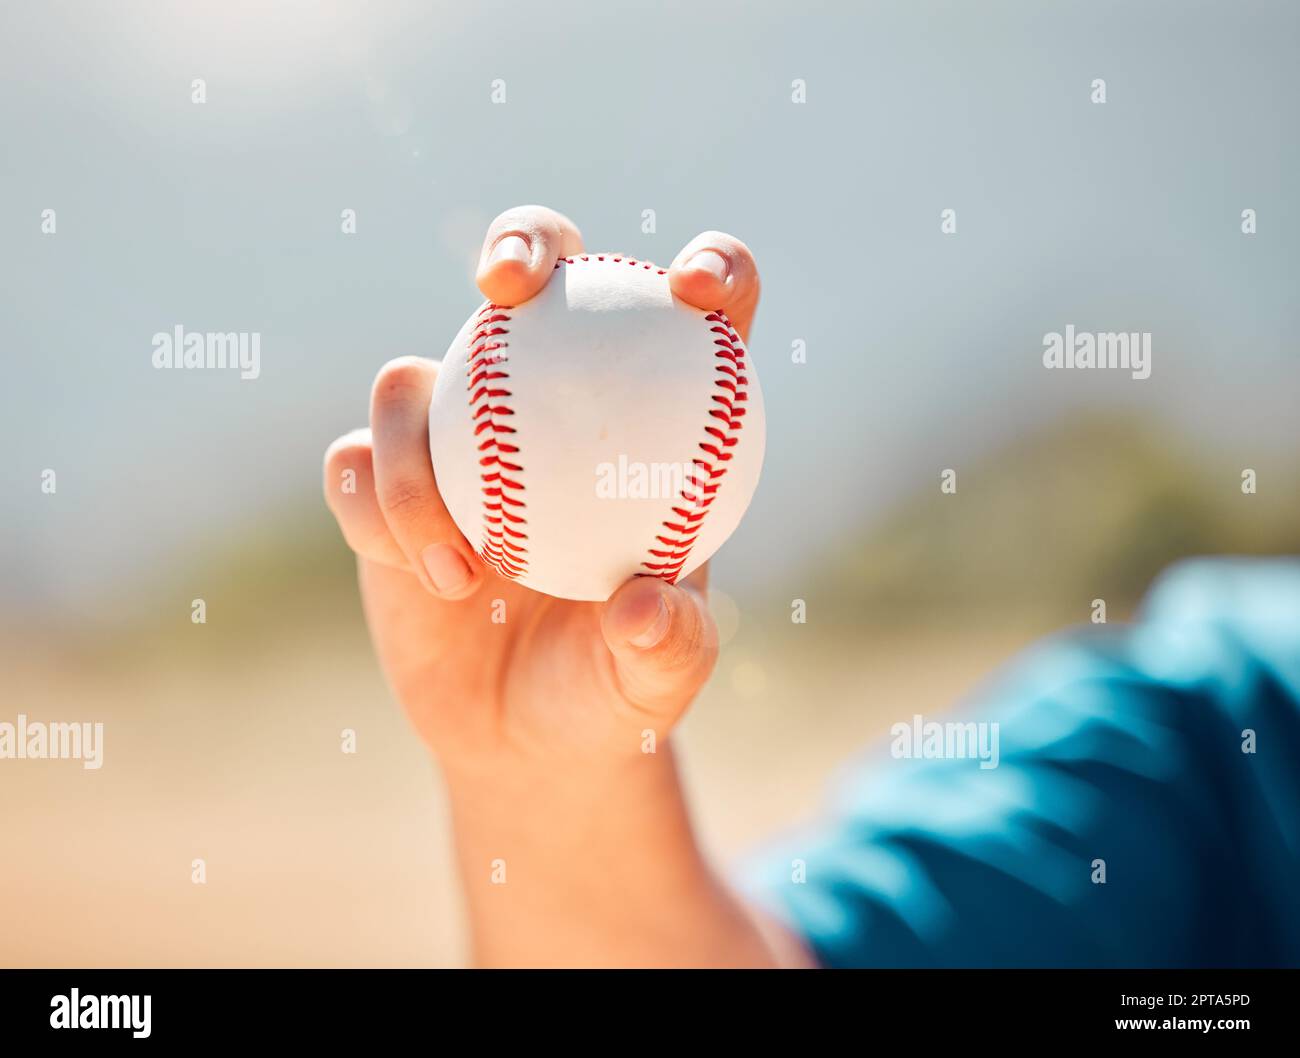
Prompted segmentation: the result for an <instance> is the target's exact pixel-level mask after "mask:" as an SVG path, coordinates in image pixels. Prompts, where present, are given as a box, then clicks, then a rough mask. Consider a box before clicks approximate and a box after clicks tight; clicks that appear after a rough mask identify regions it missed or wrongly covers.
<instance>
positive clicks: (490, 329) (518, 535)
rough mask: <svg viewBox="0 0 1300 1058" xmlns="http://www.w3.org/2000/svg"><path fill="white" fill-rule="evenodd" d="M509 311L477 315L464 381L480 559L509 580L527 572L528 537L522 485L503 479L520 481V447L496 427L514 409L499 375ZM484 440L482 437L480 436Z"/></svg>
mask: <svg viewBox="0 0 1300 1058" xmlns="http://www.w3.org/2000/svg"><path fill="white" fill-rule="evenodd" d="M507 311H508V306H505V305H485V306H483V308H482V309H480V310H479V314H478V320H477V321H476V322H475V324H474V334H473V336H472V337H471V338H470V340H469V350H470V351H469V358H468V359H467V360H466V361H465V374H466V375H467V376H468V378H469V386H468V388H469V404H470V407H471V408H473V409H474V411H473V414H472V415H471V419H472V421H473V422H474V437H475V438H476V439H477V438H480V437H481V438H482V440H480V441H479V445H478V452H479V461H478V465H479V467H480V468H481V470H480V473H479V478H480V479H481V480H482V482H483V486H482V491H483V544H482V546H481V547H480V548H479V556H480V557H481V558H482V559H483V561H484V562H486V563H487V564H488V565H489V566H491V567H492V568H493V569H495V570H496V571H497V572H498V573H500V574H501V576H503V577H508V578H510V579H511V580H513V579H514V578H515V577H518V576H519V575H520V574H521V573H523V572H524V570H525V569H527V567H528V549H527V548H526V547H524V545H523V541H525V540H527V539H528V534H527V533H525V532H524V531H523V527H524V526H526V525H527V524H528V521H527V519H525V518H524V516H523V510H524V508H525V507H526V506H527V504H526V503H525V502H524V499H523V497H522V496H520V495H519V493H521V492H523V491H524V486H523V483H522V482H520V481H517V480H515V478H514V477H507V476H506V475H507V474H511V475H519V474H521V473H522V472H523V469H524V468H523V467H522V466H521V465H520V464H519V463H518V462H517V461H516V459H515V458H514V457H517V456H518V455H519V446H518V445H516V444H513V443H512V442H511V441H509V440H508V439H507V438H508V437H509V436H510V435H512V434H514V433H515V428H514V427H513V426H511V425H509V424H508V423H505V422H501V421H499V420H500V419H502V418H507V417H509V416H511V415H514V413H515V410H514V408H512V407H510V405H509V404H508V403H506V401H507V400H508V399H509V398H510V395H511V394H510V390H509V389H508V388H506V386H505V385H503V383H505V382H508V381H509V379H510V372H508V371H503V370H500V368H501V365H503V364H507V363H509V361H510V357H509V356H508V355H506V354H505V353H503V352H502V350H503V349H506V348H508V347H509V344H510V343H509V342H505V341H502V340H501V338H502V336H503V335H506V334H509V333H510V330H509V328H508V327H502V326H501V324H503V323H509V322H510V317H509V316H508V315H506V313H507ZM484 434H486V435H487V436H486V437H483V435H484Z"/></svg>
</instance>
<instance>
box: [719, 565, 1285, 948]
mask: <svg viewBox="0 0 1300 1058" xmlns="http://www.w3.org/2000/svg"><path fill="white" fill-rule="evenodd" d="M907 712H909V713H910V712H912V710H907ZM924 719H925V721H927V722H929V721H936V722H938V723H939V724H943V723H945V722H948V721H954V720H960V721H971V722H974V723H976V724H977V725H980V724H983V725H991V724H992V723H994V722H996V723H997V725H998V727H997V729H996V730H997V743H996V746H997V749H998V755H997V758H996V759H997V765H996V767H980V762H979V760H976V759H972V758H971V757H970V756H966V757H961V758H956V759H953V758H946V759H925V758H924V757H921V758H919V759H918V756H917V755H915V754H913V755H912V756H902V755H900V754H902V753H905V752H911V751H913V750H915V749H917V748H918V746H919V745H920V743H919V742H918V741H917V740H915V739H913V738H911V737H910V736H908V737H904V736H902V735H901V734H900V737H898V738H891V739H890V740H888V741H887V742H885V743H884V744H882V745H881V746H880V747H878V748H877V749H876V751H875V752H873V753H870V754H869V755H867V756H866V757H865V758H864V759H862V760H860V761H859V762H857V763H856V764H855V765H854V766H852V767H851V768H849V769H847V771H846V773H845V774H844V776H843V778H842V780H841V781H840V782H839V783H838V784H837V791H836V794H835V797H834V798H833V802H832V805H831V806H830V808H829V810H828V812H827V814H826V815H825V817H824V818H823V819H822V820H821V821H820V822H819V823H817V824H816V825H814V826H812V827H810V828H809V829H807V830H806V831H804V832H803V833H799V834H795V835H794V836H792V837H790V838H788V839H785V840H783V841H782V842H781V843H780V844H779V846H777V847H775V848H772V849H769V850H766V851H765V852H764V853H763V854H762V855H761V856H759V857H756V858H755V861H754V863H753V864H751V865H750V867H749V868H748V870H747V871H746V872H745V876H744V878H743V879H742V887H743V888H745V889H746V890H747V891H748V892H749V893H750V895H751V896H752V897H753V898H755V899H756V900H757V901H758V902H759V903H761V904H763V905H764V906H766V907H767V908H768V909H769V910H771V911H772V912H773V913H775V914H776V915H777V916H778V917H779V918H782V919H784V920H785V921H786V922H787V923H788V924H789V925H790V926H791V927H792V928H793V929H794V930H795V931H796V932H797V933H799V934H801V935H802V936H803V937H804V938H805V939H806V941H807V943H808V944H809V946H810V947H811V948H812V950H813V952H814V953H815V954H816V956H817V957H818V958H819V960H820V961H821V962H822V964H823V965H827V966H889V967H913V966H954V967H970V966H976V967H985V966H989V967H1002V966H1034V967H1058V966H1059V967H1076V966H1085V967H1087V966H1099V967H1105V966H1109V967H1136V966H1159V967H1167V966H1213V967H1218V966H1275V965H1289V966H1296V965H1300V561H1297V560H1293V559H1268V560H1252V559H1204V560H1196V561H1192V562H1187V563H1184V564H1182V565H1179V566H1176V567H1174V568H1173V569H1171V570H1170V571H1168V572H1166V573H1165V574H1164V575H1163V576H1162V577H1161V578H1160V580H1159V581H1158V582H1157V584H1156V585H1155V587H1154V588H1153V589H1152V591H1151V593H1150V595H1149V597H1148V600H1147V602H1146V603H1145V604H1144V607H1143V611H1142V613H1141V615H1140V619H1139V621H1138V622H1137V623H1136V624H1133V625H1127V626H1107V625H1098V626H1095V627H1094V628H1092V629H1088V630H1082V631H1073V632H1071V633H1068V634H1064V635H1062V636H1059V637H1055V638H1053V639H1050V640H1047V641H1046V642H1044V643H1042V644H1040V645H1039V646H1037V647H1035V648H1034V649H1033V650H1031V651H1030V652H1029V653H1028V654H1027V655H1025V656H1024V657H1022V658H1021V659H1019V660H1018V661H1017V662H1015V663H1014V664H1013V665H1012V666H1011V667H1010V670H1009V671H1008V673H1007V674H1006V675H1005V676H1004V677H1002V678H1000V679H999V680H997V681H996V683H995V684H994V686H993V687H992V688H991V689H990V690H989V691H987V692H985V693H984V694H982V695H980V696H979V697H978V698H977V699H976V700H975V701H972V702H970V703H969V704H968V707H967V708H964V709H963V710H961V711H960V712H959V713H957V714H954V715H951V716H947V715H940V716H935V717H925V718H924ZM900 720H904V721H905V722H906V723H907V725H908V726H909V727H910V726H911V723H912V722H911V717H910V716H908V717H901V718H900ZM979 730H980V731H981V732H982V733H984V734H985V735H987V734H988V732H990V731H991V730H992V728H991V726H985V727H983V728H979ZM987 742H988V740H987V739H986V743H987ZM960 744H961V742H960V740H959V741H958V742H957V743H954V745H960ZM936 745H937V743H936ZM970 745H972V746H973V745H976V743H975V742H971V743H970ZM986 748H987V745H986ZM1249 749H1253V752H1245V751H1244V750H1249ZM984 756H985V763H986V764H988V763H990V762H991V761H992V759H993V758H992V757H991V756H990V755H988V754H984ZM1103 871H1104V874H1103V873H1102V872H1103ZM1103 877H1104V882H1102V881H1101V879H1102V878H1103Z"/></svg>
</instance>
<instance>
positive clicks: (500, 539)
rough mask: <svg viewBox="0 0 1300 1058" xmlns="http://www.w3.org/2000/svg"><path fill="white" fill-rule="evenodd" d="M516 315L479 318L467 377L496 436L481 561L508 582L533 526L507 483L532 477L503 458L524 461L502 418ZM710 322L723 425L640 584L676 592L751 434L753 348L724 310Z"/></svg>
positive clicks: (488, 313)
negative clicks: (748, 355) (749, 358)
mask: <svg viewBox="0 0 1300 1058" xmlns="http://www.w3.org/2000/svg"><path fill="white" fill-rule="evenodd" d="M581 260H583V261H588V262H589V261H590V260H591V257H590V255H586V256H582V257H581ZM596 260H597V261H604V260H606V258H605V256H604V255H598V256H597V257H596ZM609 260H611V261H612V262H613V263H615V264H621V263H623V261H624V260H626V261H627V263H628V264H629V265H630V266H632V267H633V268H635V267H636V265H637V264H641V265H642V267H643V268H646V269H650V268H654V269H655V271H656V273H657V274H658V275H661V276H662V275H667V274H668V270H667V269H665V268H657V267H656V266H655V265H652V264H648V263H644V262H638V261H636V260H633V259H632V258H622V257H610V258H609ZM574 263H575V259H574V258H572V257H562V258H560V259H559V260H558V261H556V262H555V268H556V269H558V268H559V267H560V266H561V265H566V264H570V265H571V264H574ZM553 270H554V269H553ZM508 308H509V307H508V306H503V305H486V306H484V307H483V308H482V309H481V310H480V311H479V318H478V322H477V323H476V325H475V328H474V335H473V337H472V338H470V354H469V359H468V361H467V362H466V374H467V375H468V376H469V391H470V406H471V407H473V408H474V413H473V419H474V420H475V421H476V424H475V427H474V435H475V436H476V437H477V436H479V435H480V434H482V433H485V432H487V433H488V434H489V436H488V437H487V438H485V439H484V440H483V441H482V443H480V444H479V446H478V450H479V452H480V453H482V455H481V457H480V459H479V466H481V467H482V468H483V473H482V474H480V477H481V478H482V480H483V522H484V526H483V546H482V548H481V549H480V551H479V554H480V555H481V556H482V558H483V561H484V562H486V563H488V564H489V565H490V566H492V567H493V568H494V569H495V570H496V571H497V572H498V573H500V574H501V575H502V576H503V577H509V578H510V579H512V580H513V579H514V578H516V577H518V576H520V575H521V574H522V573H523V572H524V570H525V569H527V567H528V558H527V554H528V549H527V548H526V547H524V546H523V544H522V541H525V540H527V539H528V535H527V534H526V533H525V532H523V529H522V527H524V526H526V525H527V524H528V522H527V520H526V519H525V518H524V517H523V514H522V513H521V512H522V511H523V509H524V508H525V507H526V506H527V505H526V503H525V502H524V500H523V498H522V497H521V496H519V495H517V493H520V492H523V491H524V486H523V483H522V482H519V481H516V480H514V479H513V478H509V477H506V476H505V475H506V474H507V473H509V474H516V475H517V474H520V473H522V471H523V469H524V468H523V467H522V466H521V465H520V464H519V463H517V462H516V461H515V460H514V459H510V460H507V459H505V458H503V457H504V456H516V455H518V453H519V447H518V446H517V445H514V444H512V443H510V442H509V441H507V440H505V439H503V438H502V437H501V436H500V435H501V434H513V433H515V429H514V427H512V426H509V425H507V424H505V423H502V422H499V421H498V417H499V416H501V417H504V416H510V415H514V413H515V412H514V409H513V408H512V407H510V405H509V404H506V403H502V401H503V400H504V399H508V398H509V397H510V396H511V393H510V390H509V389H506V388H504V387H503V386H502V385H501V383H503V382H505V381H507V380H509V378H510V374H509V372H507V371H501V370H494V369H495V368H497V367H498V366H499V365H501V364H505V363H507V362H508V361H509V359H510V358H509V357H508V356H506V355H503V354H501V353H500V352H499V350H502V349H505V348H507V347H508V344H509V343H507V342H504V341H499V340H498V339H499V338H500V337H501V336H502V335H505V334H509V333H510V332H509V330H508V329H507V328H505V327H500V326H498V324H501V323H508V322H509V321H510V317H509V316H508V315H506V312H507V311H508ZM704 319H705V322H706V323H709V324H711V325H712V326H711V327H710V328H709V332H710V333H711V334H715V335H717V336H718V337H716V338H714V339H713V344H714V345H715V346H717V347H718V348H717V351H716V352H715V353H714V354H713V355H714V358H715V359H717V360H719V361H721V362H720V363H718V364H716V365H715V367H714V371H715V372H716V373H717V375H718V376H719V377H717V378H715V379H714V380H713V385H714V387H715V388H716V389H717V390H719V391H720V392H716V393H713V394H710V397H709V399H710V401H711V402H712V403H714V404H717V405H718V406H719V407H716V408H710V409H709V410H708V417H709V418H710V419H716V420H717V421H718V422H720V423H722V424H723V425H722V426H721V427H719V426H717V425H714V423H712V422H706V423H705V425H704V438H703V439H702V440H701V441H700V442H699V444H698V445H697V447H698V448H699V449H700V450H701V451H702V452H703V453H704V454H705V456H707V457H708V458H707V459H706V458H703V457H701V456H696V457H695V459H694V460H693V463H694V469H695V472H694V473H693V474H690V475H688V476H687V478H686V483H685V484H684V485H683V487H682V490H681V492H680V494H679V502H682V504H683V505H682V506H680V507H672V508H671V511H672V513H673V515H674V516H675V520H673V521H665V522H662V523H660V524H661V525H662V526H663V527H664V528H665V529H667V530H668V531H669V533H670V534H671V535H663V534H658V535H656V536H655V543H656V544H660V545H662V546H661V547H653V546H652V547H650V548H649V549H648V554H649V556H650V559H655V560H657V561H649V560H647V561H644V562H642V563H641V565H642V566H643V567H645V569H647V570H649V572H648V573H638V574H637V576H639V577H658V578H659V579H660V580H665V581H667V582H668V583H669V584H675V583H676V582H677V578H678V577H679V576H680V575H681V572H682V567H683V566H685V565H686V560H687V559H688V558H689V557H690V554H691V548H692V547H694V545H695V541H696V540H697V539H698V537H699V535H700V530H701V529H702V528H703V522H704V518H705V515H707V514H708V513H709V508H710V507H711V506H712V504H713V501H714V500H715V499H717V492H718V488H719V486H720V485H721V481H720V479H721V478H722V477H724V476H725V475H726V473H727V467H726V464H727V463H728V462H729V461H730V460H731V458H732V455H733V453H732V452H731V451H730V449H732V448H734V447H735V446H736V445H737V444H738V443H739V441H740V437H739V433H740V430H742V429H743V428H744V422H743V421H742V420H743V419H744V416H745V408H744V407H743V405H744V403H745V402H746V401H748V400H749V378H748V376H747V375H746V373H745V372H746V367H745V345H744V343H743V342H742V341H741V340H740V335H738V334H737V333H736V329H735V327H733V326H732V324H731V320H730V319H728V318H727V314H726V313H725V312H723V311H722V310H721V309H718V310H716V311H714V312H710V313H709V314H708V315H706V316H705V317H704ZM479 420H481V421H479ZM489 450H490V451H489ZM489 468H492V469H489ZM512 508H513V509H512ZM517 541H518V542H517Z"/></svg>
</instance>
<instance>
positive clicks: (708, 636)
mask: <svg viewBox="0 0 1300 1058" xmlns="http://www.w3.org/2000/svg"><path fill="white" fill-rule="evenodd" d="M696 583H700V582H696ZM600 625H601V633H602V634H603V635H604V637H605V644H606V646H608V647H609V650H610V653H611V654H613V656H614V665H615V671H616V674H617V677H618V680H619V684H620V687H621V689H622V691H623V693H624V695H625V697H626V698H627V699H628V700H629V701H630V702H632V703H633V704H634V705H637V706H640V707H641V708H642V709H645V710H648V711H651V712H655V713H659V714H661V715H663V716H664V717H665V719H666V720H670V721H671V720H673V719H676V716H677V713H678V712H679V711H680V710H681V709H683V708H685V706H686V704H687V703H688V702H689V701H690V700H691V698H692V697H694V695H695V694H696V692H697V691H698V690H699V689H700V687H701V686H702V685H703V684H704V681H705V680H707V679H708V678H709V673H710V672H712V671H713V666H714V663H715V662H716V661H717V659H718V634H717V629H716V627H715V625H714V622H713V616H712V614H710V613H709V609H708V605H707V603H706V601H705V596H704V594H703V591H702V590H699V589H698V588H697V587H695V586H694V585H687V586H681V587H675V586H673V585H670V584H667V583H665V582H664V581H662V580H659V579H657V578H655V577H637V578H635V579H633V580H630V581H628V582H627V583H626V584H624V585H623V587H621V588H620V589H619V590H618V591H616V592H615V593H614V594H613V595H612V596H611V597H610V599H609V601H608V602H607V603H606V604H605V606H604V609H603V611H602V612H601V621H600Z"/></svg>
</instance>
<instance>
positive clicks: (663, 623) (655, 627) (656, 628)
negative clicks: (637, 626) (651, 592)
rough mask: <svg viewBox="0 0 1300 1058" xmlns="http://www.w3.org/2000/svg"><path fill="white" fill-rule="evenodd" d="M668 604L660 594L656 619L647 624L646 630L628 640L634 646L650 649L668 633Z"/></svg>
mask: <svg viewBox="0 0 1300 1058" xmlns="http://www.w3.org/2000/svg"><path fill="white" fill-rule="evenodd" d="M668 618H669V615H668V604H667V603H666V602H664V597H663V596H662V595H661V596H659V607H658V609H656V610H655V616H654V620H653V621H651V622H650V623H649V624H648V625H646V627H645V630H644V631H641V632H638V633H637V634H636V635H634V636H632V637H631V638H630V639H629V640H628V642H629V643H631V644H632V645H633V646H634V647H640V648H641V649H642V650H648V649H649V648H650V647H652V646H654V645H655V644H656V643H658V642H659V640H661V639H663V637H664V636H666V635H667V634H668Z"/></svg>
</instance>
